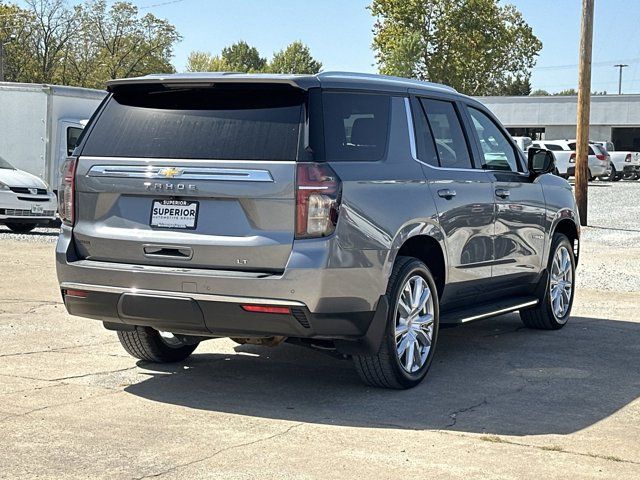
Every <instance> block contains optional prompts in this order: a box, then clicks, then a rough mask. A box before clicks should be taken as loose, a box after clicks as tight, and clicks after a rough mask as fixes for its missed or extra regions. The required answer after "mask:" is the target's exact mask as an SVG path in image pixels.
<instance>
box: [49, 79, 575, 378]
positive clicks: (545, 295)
mask: <svg viewBox="0 0 640 480" xmlns="http://www.w3.org/2000/svg"><path fill="white" fill-rule="evenodd" d="M108 90H109V95H108V96H107V98H106V99H105V101H104V102H103V103H102V105H101V106H100V107H99V108H98V110H97V111H96V113H95V114H94V116H93V118H92V119H91V121H90V123H89V125H88V126H87V128H86V129H85V131H84V133H83V136H82V138H81V139H80V141H79V144H78V146H77V148H76V149H75V151H74V152H73V155H72V156H71V157H70V158H69V159H68V160H67V162H66V163H65V166H64V174H63V181H62V185H61V187H60V206H59V207H60V215H61V217H62V219H63V226H62V233H61V235H60V238H59V240H58V244H57V249H56V257H57V271H58V278H59V281H60V288H61V291H62V295H63V298H64V303H65V305H66V308H67V310H68V311H69V313H71V314H72V315H78V316H82V317H87V318H93V319H97V320H100V321H102V322H103V323H104V326H105V327H106V328H107V329H109V330H115V331H117V334H118V337H119V338H120V341H121V343H122V345H123V346H124V348H125V349H126V350H127V351H128V352H129V353H130V354H131V355H133V356H134V357H137V358H139V359H142V360H145V361H150V362H175V361H181V360H184V359H185V358H187V357H188V356H189V355H190V354H191V353H192V352H193V351H194V350H195V348H196V346H197V345H198V343H199V342H201V341H203V340H205V339H208V338H216V337H231V338H232V339H234V340H236V341H238V342H240V343H254V344H261V345H270V346H273V345H277V344H279V343H281V342H283V341H288V342H293V343H297V344H302V345H306V346H309V347H312V348H319V349H322V350H331V351H334V352H336V353H337V354H339V355H340V356H343V357H350V358H352V359H353V361H354V363H355V366H356V369H357V370H358V372H359V374H360V376H361V377H362V379H363V380H364V381H365V382H366V383H368V384H370V385H374V386H379V387H388V388H409V387H412V386H415V385H417V384H418V383H419V382H420V381H421V380H422V379H423V378H424V376H425V375H426V373H427V370H428V369H429V365H430V364H431V362H432V360H433V355H434V352H435V346H436V342H437V339H438V330H439V328H440V327H443V326H449V325H457V324H461V323H465V322H469V321H472V320H478V319H482V318H486V317H491V316H495V315H498V314H502V313H506V312H513V311H519V312H520V316H521V318H522V321H523V322H524V324H525V325H526V326H528V327H532V328H540V329H559V328H561V327H562V326H563V325H564V324H565V323H566V321H567V319H568V317H569V314H570V311H571V305H572V302H573V295H574V284H575V283H574V282H575V268H576V261H577V257H578V245H579V243H578V242H579V233H580V230H579V224H578V220H577V219H578V215H577V211H576V205H575V202H574V200H573V196H572V192H571V188H570V186H569V184H568V183H567V182H566V181H565V180H563V179H561V178H559V177H556V176H554V175H550V174H547V173H549V172H551V171H553V169H554V165H553V156H552V155H551V154H550V152H547V151H545V150H541V149H535V148H532V149H530V150H529V151H528V158H525V156H524V154H523V153H522V152H521V151H520V150H519V149H518V148H517V146H516V145H515V143H514V142H513V140H512V139H511V137H510V136H509V134H508V133H507V132H506V131H505V129H504V128H503V127H502V125H501V124H500V123H499V122H498V121H497V120H496V118H495V117H494V116H493V115H492V114H491V112H489V111H488V110H487V109H486V108H485V107H484V106H483V105H482V104H480V103H478V102H477V101H475V100H473V99H472V98H469V97H466V96H463V95H460V94H458V93H456V92H455V91H454V90H453V89H451V88H448V87H446V86H443V85H437V84H430V83H424V82H418V81H412V80H407V79H402V78H393V77H383V76H377V75H363V74H351V73H321V74H318V75H259V74H255V75H245V74H235V73H215V74H179V75H165V76H147V77H142V78H131V79H124V80H114V81H112V82H110V83H109V86H108Z"/></svg>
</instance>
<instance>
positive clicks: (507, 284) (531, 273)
mask: <svg viewBox="0 0 640 480" xmlns="http://www.w3.org/2000/svg"><path fill="white" fill-rule="evenodd" d="M467 111H468V114H469V118H470V121H471V124H472V125H473V127H474V128H473V129H472V130H474V131H475V140H476V142H477V145H476V147H477V149H478V150H479V151H480V156H481V161H482V162H483V167H484V169H485V171H486V172H487V174H488V175H489V177H490V178H491V183H492V187H493V188H492V190H493V195H494V200H495V203H496V217H495V220H496V222H495V232H494V241H493V245H494V255H495V259H494V262H493V268H492V285H493V288H492V290H493V291H496V292H497V293H498V294H500V295H506V294H518V293H521V294H524V293H530V291H531V290H532V289H533V287H534V284H535V282H536V281H537V279H538V275H539V273H540V271H541V269H542V268H543V265H544V261H543V258H542V254H543V251H544V242H545V230H544V214H545V201H544V196H543V193H542V186H541V185H540V183H539V182H538V181H536V180H534V179H532V178H531V177H530V176H529V175H528V173H527V172H526V171H525V168H524V159H523V157H522V156H521V155H520V152H519V151H518V150H517V148H516V147H515V145H514V144H513V142H511V141H510V140H509V138H508V136H507V135H508V134H507V133H506V132H504V131H503V129H502V128H501V127H500V126H499V125H498V123H497V122H496V121H495V120H494V119H493V118H492V117H491V116H490V115H489V114H488V113H487V112H485V111H483V110H481V109H480V108H476V107H473V106H469V107H468V108H467Z"/></svg>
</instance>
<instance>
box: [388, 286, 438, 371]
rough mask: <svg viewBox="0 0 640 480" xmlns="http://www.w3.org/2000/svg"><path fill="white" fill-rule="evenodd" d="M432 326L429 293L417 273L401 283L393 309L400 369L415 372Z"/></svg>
mask: <svg viewBox="0 0 640 480" xmlns="http://www.w3.org/2000/svg"><path fill="white" fill-rule="evenodd" d="M433 329H434V306H433V296H432V293H431V289H430V288H429V284H428V283H427V281H426V280H425V279H424V277H422V276H420V275H412V276H411V277H409V279H408V280H407V281H406V282H405V284H404V286H403V287H402V290H401V291H400V297H399V298H398V302H397V305H396V310H395V342H396V355H397V357H398V360H399V361H400V365H402V368H403V369H404V370H405V371H407V372H408V373H416V372H417V371H418V370H420V369H421V368H422V367H423V366H424V365H425V363H426V361H427V358H428V357H429V351H430V350H431V344H432V341H433Z"/></svg>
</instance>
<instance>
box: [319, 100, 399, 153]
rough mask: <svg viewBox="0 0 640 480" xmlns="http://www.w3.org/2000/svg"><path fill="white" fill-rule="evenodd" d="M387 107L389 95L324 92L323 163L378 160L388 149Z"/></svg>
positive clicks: (389, 102)
mask: <svg viewBox="0 0 640 480" xmlns="http://www.w3.org/2000/svg"><path fill="white" fill-rule="evenodd" d="M390 105H391V97H390V96H388V95H380V94H369V93H348V92H324V93H323V95H322V107H323V114H324V115H323V117H324V147H325V157H326V160H328V161H340V160H342V161H353V160H370V161H376V160H381V159H382V158H383V157H384V155H385V153H386V150H387V139H388V136H389V115H390V110H391V107H390Z"/></svg>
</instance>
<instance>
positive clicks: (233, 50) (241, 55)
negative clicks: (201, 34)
mask: <svg viewBox="0 0 640 480" xmlns="http://www.w3.org/2000/svg"><path fill="white" fill-rule="evenodd" d="M221 57H222V59H223V60H224V61H225V62H226V63H227V64H228V65H229V69H230V70H231V71H234V72H261V71H263V70H264V69H265V67H266V65H267V60H266V59H265V58H263V57H261V56H260V53H259V52H258V50H257V49H256V48H255V47H252V46H250V45H249V44H248V43H247V42H245V41H243V40H241V41H239V42H237V43H234V44H233V45H230V46H228V47H225V48H223V49H222V54H221Z"/></svg>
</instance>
